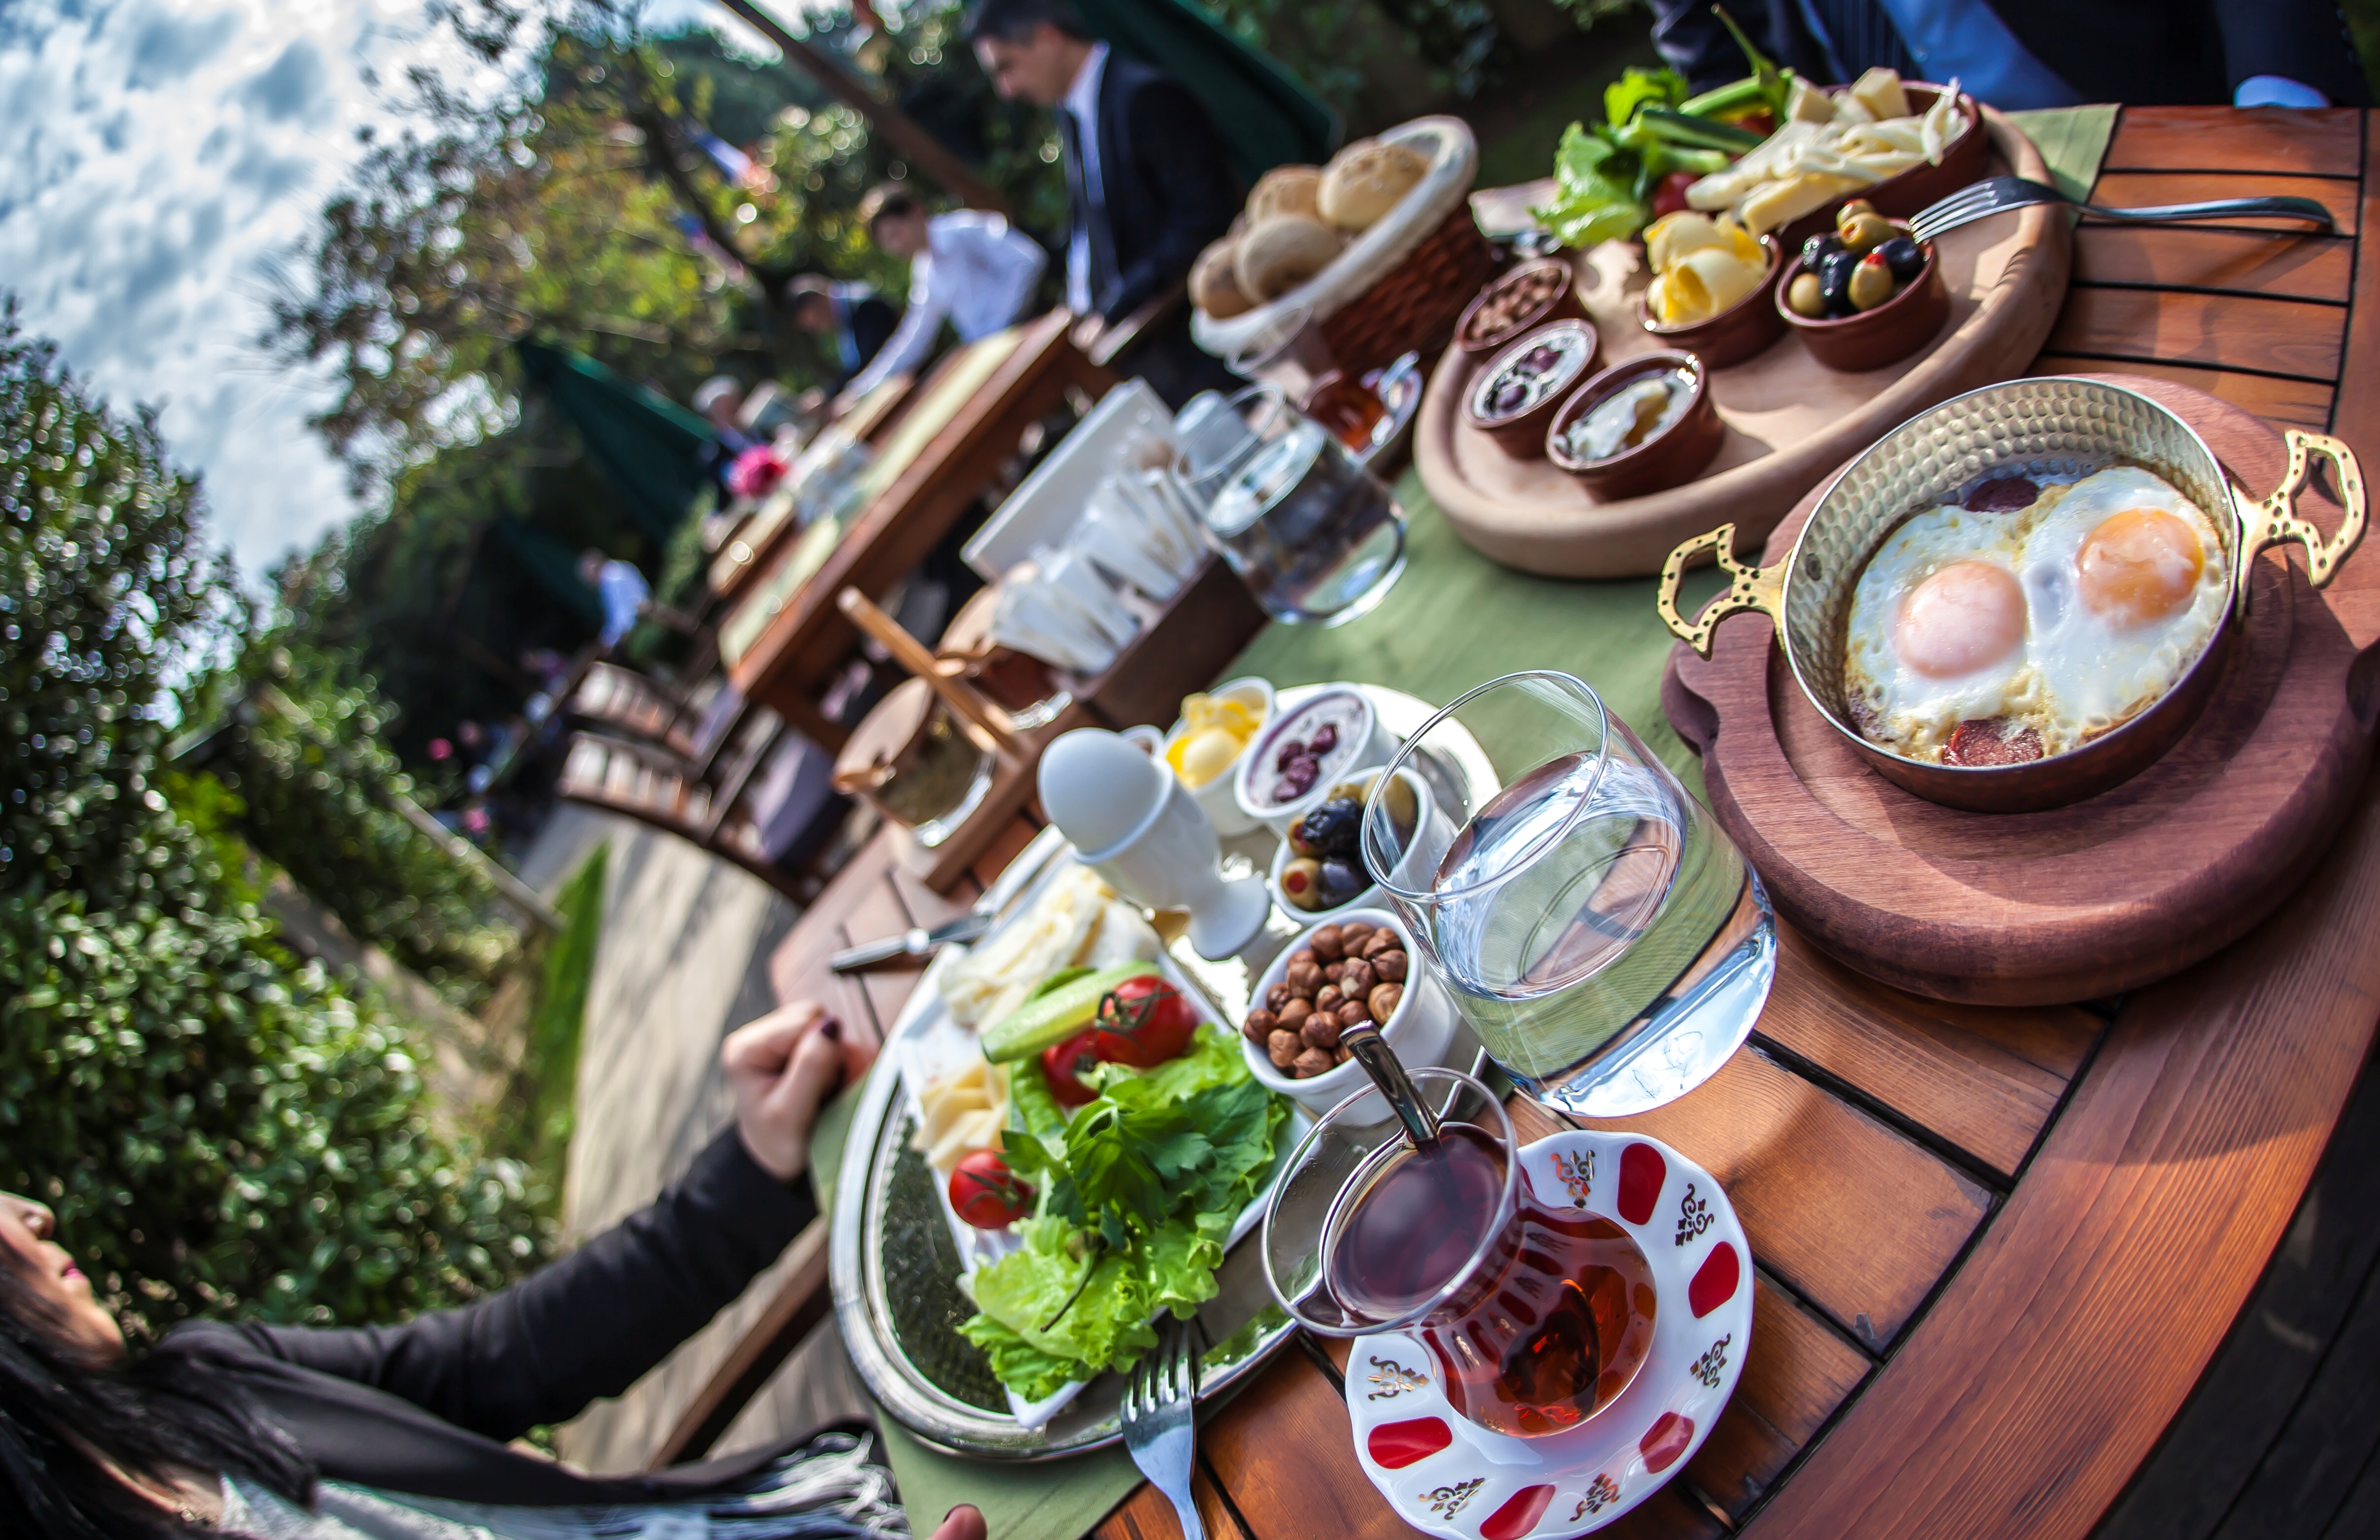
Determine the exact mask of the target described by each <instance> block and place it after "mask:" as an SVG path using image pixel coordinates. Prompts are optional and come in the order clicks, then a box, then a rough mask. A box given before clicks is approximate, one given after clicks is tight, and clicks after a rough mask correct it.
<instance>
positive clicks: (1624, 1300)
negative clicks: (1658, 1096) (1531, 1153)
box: [1263, 1069, 1658, 1438]
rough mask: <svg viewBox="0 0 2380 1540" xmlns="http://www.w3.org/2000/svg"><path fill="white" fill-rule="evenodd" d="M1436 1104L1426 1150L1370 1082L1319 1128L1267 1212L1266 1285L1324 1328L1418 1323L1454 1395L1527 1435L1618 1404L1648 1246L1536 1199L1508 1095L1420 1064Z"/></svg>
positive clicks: (1482, 1420) (1639, 1342)
mask: <svg viewBox="0 0 2380 1540" xmlns="http://www.w3.org/2000/svg"><path fill="white" fill-rule="evenodd" d="M1410 1073H1411V1075H1412V1078H1413V1082H1414V1088H1415V1092H1416V1093H1417V1094H1418V1095H1419V1096H1420V1097H1421V1099H1422V1100H1423V1101H1424V1102H1425V1103H1426V1104H1427V1105H1428V1106H1429V1107H1430V1109H1431V1110H1433V1111H1434V1112H1435V1113H1436V1114H1437V1116H1438V1122H1439V1136H1438V1139H1437V1141H1436V1143H1435V1144H1434V1145H1432V1146H1427V1147H1421V1148H1417V1147H1416V1146H1415V1145H1414V1144H1413V1143H1412V1141H1411V1140H1410V1139H1409V1138H1408V1137H1407V1136H1406V1134H1405V1132H1404V1128H1403V1124H1402V1123H1401V1122H1399V1121H1398V1119H1397V1118H1396V1117H1395V1115H1394V1114H1393V1113H1391V1112H1390V1110H1389V1107H1388V1103H1387V1101H1386V1100H1385V1099H1384V1098H1383V1097H1381V1095H1380V1093H1379V1091H1378V1089H1377V1088H1375V1087H1366V1089H1364V1090H1362V1091H1360V1092H1358V1093H1356V1094H1355V1095H1354V1096H1352V1097H1348V1098H1347V1099H1346V1100H1345V1101H1342V1102H1341V1103H1340V1104H1339V1105H1338V1106H1337V1107H1335V1108H1332V1109H1331V1110H1330V1112H1329V1113H1328V1114H1326V1115H1325V1116H1324V1117H1323V1119H1322V1121H1321V1122H1318V1123H1317V1124H1315V1126H1314V1127H1313V1129H1312V1130H1311V1131H1309V1132H1308V1133H1307V1134H1306V1135H1305V1138H1304V1139H1303V1140H1302V1141H1300V1142H1299V1144H1298V1146H1297V1148H1296V1149H1295V1150H1294V1151H1293V1152H1292V1153H1291V1155H1290V1158H1289V1163H1288V1165H1287V1166H1286V1167H1285V1168H1284V1169H1283V1170H1282V1172H1281V1180H1280V1182H1278V1183H1276V1184H1275V1186H1274V1188H1273V1195H1272V1201H1271V1202H1270V1203H1269V1204H1268V1205H1267V1206H1266V1208H1265V1219H1264V1243H1263V1252H1264V1265H1265V1280H1266V1282H1267V1283H1269V1285H1270V1286H1271V1288H1272V1291H1273V1294H1274V1296H1275V1297H1276V1298H1278V1299H1279V1300H1280V1301H1281V1307H1282V1308H1283V1309H1285V1310H1287V1311H1288V1312H1289V1313H1290V1314H1291V1315H1292V1316H1295V1317H1296V1318H1297V1319H1298V1320H1299V1321H1300V1322H1301V1323H1302V1324H1304V1325H1305V1326H1307V1327H1309V1328H1312V1329H1313V1330H1315V1331H1318V1332H1321V1333H1324V1334H1325V1335H1328V1336H1333V1337H1354V1336H1360V1335H1362V1334H1364V1333H1366V1332H1373V1331H1403V1330H1411V1331H1413V1332H1414V1333H1415V1335H1416V1336H1418V1337H1419V1338H1420V1339H1421V1340H1422V1342H1423V1343H1424V1344H1425V1345H1426V1346H1427V1348H1428V1349H1429V1351H1430V1352H1431V1353H1432V1354H1433V1355H1434V1356H1435V1357H1436V1358H1437V1359H1438V1362H1439V1367H1440V1368H1441V1369H1443V1370H1444V1371H1445V1378H1444V1384H1445V1387H1446V1394H1447V1400H1448V1401H1449V1402H1450V1403H1451V1404H1452V1406H1453V1407H1454V1409H1455V1410H1456V1411H1457V1412H1459V1413H1462V1414H1463V1416H1465V1417H1467V1418H1469V1419H1470V1420H1471V1421H1473V1422H1475V1423H1476V1424H1478V1425H1480V1426H1482V1427H1486V1428H1491V1429H1493V1430H1495V1431H1496V1432H1499V1433H1505V1434H1511V1435H1512V1436H1514V1437H1523V1438H1526V1437H1535V1436H1536V1435H1538V1434H1546V1433H1559V1432H1560V1431H1562V1430H1563V1429H1564V1428H1568V1427H1573V1426H1575V1425H1578V1424H1579V1423H1580V1422H1582V1421H1584V1420H1585V1419H1586V1418H1588V1417H1590V1416H1593V1415H1594V1414H1595V1413H1597V1412H1598V1411H1600V1410H1601V1409H1602V1408H1604V1407H1605V1406H1608V1405H1609V1404H1610V1403H1611V1402H1612V1401H1613V1400H1615V1399H1616V1398H1617V1397H1618V1396H1619V1394H1620V1392H1621V1391H1622V1390H1624V1389H1626V1388H1627V1387H1628V1383H1629V1381H1630V1380H1631V1379H1632V1378H1633V1377H1634V1376H1635V1373H1636V1370H1637V1369H1638V1367H1640V1366H1641V1365H1642V1364H1643V1363H1644V1361H1645V1353H1646V1352H1648V1351H1649V1350H1650V1349H1651V1347H1652V1343H1653V1322H1654V1313H1655V1311H1656V1309H1657V1308H1658V1301H1657V1299H1656V1297H1655V1291H1654V1289H1653V1287H1652V1272H1651V1269H1650V1268H1649V1267H1647V1266H1646V1264H1645V1254H1644V1253H1643V1252H1642V1251H1641V1250H1639V1249H1638V1247H1637V1245H1636V1243H1635V1242H1634V1241H1633V1239H1632V1238H1631V1237H1630V1236H1629V1234H1628V1232H1627V1231H1624V1230H1622V1229H1621V1228H1620V1227H1619V1226H1618V1225H1616V1224H1614V1223H1612V1222H1611V1221H1610V1220H1609V1219H1605V1218H1603V1217H1601V1216H1599V1215H1596V1214H1593V1213H1582V1212H1579V1211H1578V1210H1577V1209H1575V1208H1573V1207H1570V1206H1569V1205H1568V1204H1566V1203H1564V1204H1559V1205H1556V1204H1548V1203H1544V1202H1541V1201H1539V1199H1538V1197H1537V1194H1536V1191H1535V1190H1534V1189H1533V1188H1532V1187H1531V1185H1530V1182H1529V1177H1528V1173H1527V1171H1526V1170H1524V1169H1523V1168H1522V1166H1521V1162H1520V1158H1519V1150H1518V1148H1517V1147H1516V1146H1515V1144H1514V1142H1513V1138H1512V1123H1511V1122H1510V1121H1509V1120H1508V1119H1506V1117H1505V1116H1504V1110H1503V1108H1502V1107H1500V1106H1499V1105H1498V1103H1497V1098H1496V1096H1495V1094H1494V1093H1493V1092H1491V1091H1490V1090H1488V1087H1487V1086H1485V1085H1481V1084H1480V1083H1479V1082H1478V1081H1476V1080H1474V1079H1472V1078H1471V1077H1470V1076H1469V1075H1467V1074H1462V1073H1457V1072H1455V1071H1453V1070H1440V1069H1415V1070H1413V1071H1412V1072H1410Z"/></svg>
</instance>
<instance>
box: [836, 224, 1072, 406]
mask: <svg viewBox="0 0 2380 1540" xmlns="http://www.w3.org/2000/svg"><path fill="white" fill-rule="evenodd" d="M1049 262H1050V259H1049V258H1048V257H1047V256H1045V255H1044V254H1043V253H1042V250H1041V248H1040V247H1039V246H1038V245H1036V244H1035V243H1034V242H1033V240H1032V239H1031V237H1029V236H1025V235H1023V234H1020V233H1019V232H1018V231H1016V230H1014V229H1012V228H1010V227H1009V224H1008V221H1007V220H1006V219H1004V218H1002V217H1001V216H1000V215H999V214H995V213H984V212H980V211H978V210H975V209H960V210H956V211H954V212H950V213H946V214H936V215H935V216H934V217H933V218H931V219H929V220H928V221H926V249H925V250H923V251H920V252H918V253H917V257H916V258H915V259H914V260H912V261H911V262H910V263H909V308H908V309H906V310H905V311H903V312H902V315H901V325H900V327H899V329H898V330H896V331H894V332H893V333H892V336H890V337H888V338H887V339H885V343H884V346H883V348H882V349H881V350H880V352H879V353H878V354H877V355H876V357H875V358H872V359H870V360H869V361H868V367H867V368H866V369H863V370H860V371H859V372H858V373H857V374H856V375H855V376H853V377H852V381H851V383H850V384H849V385H847V386H845V387H844V392H845V394H848V395H850V396H852V397H853V398H855V399H856V398H857V397H859V396H863V395H866V394H868V392H869V391H872V390H874V389H875V388H876V387H877V386H878V385H880V384H882V383H883V382H885V381H887V380H889V379H891V378H892V376H893V375H895V374H902V373H909V372H914V371H915V370H917V367H918V366H919V365H920V364H923V363H924V362H925V361H926V359H927V358H929V356H931V354H932V353H933V351H934V338H935V336H936V335H937V334H939V333H941V329H942V322H943V321H945V320H948V321H950V323H951V325H952V326H953V328H954V329H955V330H956V331H957V332H958V334H959V340H960V341H961V342H973V341H975V340H976V339H977V338H978V337H988V336H990V335H991V333H994V332H997V331H999V330H1000V329H1001V328H1002V327H1003V326H1008V325H1011V324H1013V323H1014V321H1016V318H1017V317H1018V316H1020V315H1022V314H1023V313H1024V310H1025V307H1026V305H1028V304H1030V303H1032V300H1033V291H1034V288H1035V287H1036V286H1037V285H1039V283H1040V282H1041V270H1042V269H1043V268H1044V267H1046V266H1048V265H1049Z"/></svg>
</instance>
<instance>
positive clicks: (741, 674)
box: [721, 310, 1115, 750]
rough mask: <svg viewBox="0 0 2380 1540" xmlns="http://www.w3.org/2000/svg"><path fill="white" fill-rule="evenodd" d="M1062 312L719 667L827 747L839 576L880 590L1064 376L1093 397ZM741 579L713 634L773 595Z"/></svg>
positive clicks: (1061, 388) (784, 555)
mask: <svg viewBox="0 0 2380 1540" xmlns="http://www.w3.org/2000/svg"><path fill="white" fill-rule="evenodd" d="M1070 319H1071V318H1070V317H1069V315H1068V314H1067V312H1065V311H1064V310H1053V311H1051V312H1050V313H1049V314H1048V315H1045V316H1042V317H1041V318H1040V319H1038V321H1027V322H1026V325H1025V329H1024V335H1023V337H1022V338H1021V339H1019V340H1018V342H1017V344H1016V346H1015V348H1014V351H1013V352H1011V353H1010V354H1009V356H1008V358H1006V360H1005V361H1003V362H1002V364H1001V365H1000V367H999V368H998V369H997V370H994V371H993V372H992V374H991V376H990V379H989V380H987V381H986V382H985V383H984V384H983V387H982V388H981V389H980V390H978V391H977V392H976V393H975V394H974V395H973V396H972V397H971V398H969V399H968V400H967V402H966V403H965V405H964V406H961V407H960V408H959V409H958V411H957V412H956V413H954V414H953V416H952V417H951V418H950V420H949V421H948V422H946V423H944V424H943V425H942V426H941V428H940V430H937V431H936V432H935V433H934V435H933V437H932V438H931V440H930V441H929V443H927V444H926V446H925V448H924V449H923V451H922V452H920V453H919V454H918V455H917V456H916V458H915V459H913V460H911V461H910V462H909V464H908V466H907V467H905V469H903V470H902V471H901V472H900V474H899V475H897V476H895V477H894V478H893V479H892V482H891V484H890V485H888V486H886V487H885V488H884V490H883V491H880V492H879V493H878V494H877V495H876V497H875V498H874V499H873V500H872V501H871V502H869V503H868V506H867V507H865V508H863V509H862V510H861V511H860V513H859V515H857V517H856V520H855V522H854V523H853V525H852V527H851V528H850V529H849V530H848V531H846V532H845V533H844V536H843V538H842V540H841V542H840V543H839V544H837V546H836V547H835V549H834V552H833V553H832V555H830V556H829V557H828V558H827V559H826V563H825V564H824V565H823V566H821V567H820V569H819V570H818V571H817V572H816V573H815V574H813V575H812V576H810V577H809V578H808V579H807V581H805V582H804V583H803V584H802V585H801V586H800V588H797V589H796V590H795V592H794V593H793V594H792V595H790V596H789V597H784V598H782V599H779V600H775V602H777V603H779V605H780V608H779V609H778V610H777V611H776V612H775V613H774V614H773V615H771V616H770V617H768V619H767V621H766V624H765V628H764V629H762V630H761V631H760V632H759V637H758V638H757V639H756V640H755V641H754V642H753V643H752V644H751V645H750V646H749V647H748V648H747V649H745V650H744V651H743V653H742V654H741V655H740V656H738V657H737V658H735V660H733V661H731V662H730V664H729V666H728V678H729V679H730V680H731V681H732V682H733V683H734V684H735V687H736V688H738V689H740V690H742V691H743V692H744V695H745V697H746V698H747V699H748V700H752V701H755V702H757V703H759V704H761V705H765V706H768V707H770V708H771V709H774V710H775V711H776V712H777V713H778V714H779V715H780V716H783V718H784V719H785V720H786V721H790V722H792V723H794V725H795V726H796V727H799V728H800V729H801V730H802V731H803V732H804V733H806V734H809V736H810V737H811V738H812V739H813V740H814V741H816V742H818V743H819V744H820V745H822V746H825V747H827V748H828V749H830V750H832V749H836V748H840V747H841V746H842V745H843V741H844V737H845V736H846V735H847V733H846V730H845V729H844V727H843V726H841V725H840V724H838V723H835V722H832V721H828V720H827V719H826V717H825V715H824V713H822V712H821V711H820V709H819V708H818V705H817V702H816V698H815V697H816V693H817V691H818V689H819V688H820V685H822V684H823V683H824V681H825V680H826V679H827V677H828V676H829V675H830V674H831V673H832V672H833V670H834V668H835V666H836V665H837V664H838V663H840V662H841V661H843V658H844V654H845V653H847V652H848V651H849V650H850V649H851V647H852V644H853V643H854V641H855V640H856V638H857V633H856V631H855V630H854V629H853V628H852V625H851V623H850V622H849V621H847V620H845V619H844V616H843V614H842V612H840V611H838V610H837V609H836V608H835V604H834V598H835V595H836V594H838V593H840V592H842V591H843V589H844V588H847V587H848V588H858V589H859V590H860V591H861V592H863V593H865V594H867V595H868V597H869V598H870V599H882V598H883V597H884V596H885V595H886V594H887V593H888V592H890V591H891V590H892V588H893V587H894V585H896V584H898V583H899V582H900V581H901V580H902V579H903V578H904V577H905V576H908V574H909V573H910V572H912V571H913V570H915V569H916V567H917V564H918V563H919V562H921V561H923V560H924V559H925V558H926V556H927V554H928V553H929V552H931V551H932V550H933V549H934V547H935V545H936V544H938V543H939V542H940V541H941V539H942V537H943V536H944V535H946V534H948V533H949V532H950V530H951V527H952V526H953V524H955V523H956V522H957V521H958V519H959V516H960V515H962V514H964V513H965V512H966V510H967V509H968V507H970V506H971V505H972V504H973V503H974V502H975V500H976V498H977V496H978V495H979V494H980V493H981V492H982V491H983V489H984V487H985V485H986V484H987V483H989V482H990V479H991V478H992V474H993V472H994V471H995V470H997V469H998V468H999V466H1000V464H1001V462H1002V461H1003V460H1005V459H1006V458H1008V456H1010V455H1014V454H1015V453H1016V448H1017V442H1018V440H1019V439H1020V438H1021V437H1022V436H1023V435H1024V433H1025V430H1026V428H1028V427H1029V426H1031V425H1032V424H1033V423H1035V422H1038V421H1039V420H1040V419H1041V418H1043V417H1044V416H1046V415H1048V413H1049V412H1050V410H1051V409H1053V408H1054V407H1056V406H1058V405H1059V403H1061V402H1062V401H1063V400H1064V399H1065V397H1066V392H1067V390H1068V388H1069V387H1076V388H1079V389H1081V390H1083V391H1085V392H1087V393H1088V394H1091V395H1093V396H1098V395H1099V394H1103V393H1104V392H1105V391H1106V390H1107V389H1108V387H1109V386H1111V385H1112V384H1114V383H1115V376H1114V375H1112V374H1111V373H1110V372H1108V371H1107V370H1104V369H1101V368H1099V366H1098V365H1097V364H1094V363H1092V362H1091V361H1090V360H1089V359H1088V358H1085V357H1084V356H1083V354H1082V352H1081V351H1080V350H1079V349H1077V348H1076V347H1075V345H1074V344H1073V342H1072V341H1070V340H1069V339H1068V337H1067V321H1069V320H1070ZM929 394H931V390H930V386H929V385H927V386H920V387H919V388H918V389H917V390H915V391H913V392H912V393H911V394H910V398H909V400H908V401H907V402H905V406H912V407H913V406H916V405H917V403H918V402H919V401H920V400H921V399H922V398H924V397H926V396H928V395H929ZM899 431H900V424H899V422H898V421H892V422H888V424H887V425H886V428H885V430H884V435H883V436H887V437H889V436H892V435H897V433H898V432H899ZM797 549H798V547H797V545H795V542H792V541H786V542H784V543H783V549H781V550H779V551H778V552H775V553H774V555H773V556H772V557H763V559H762V560H763V562H764V564H768V565H770V566H771V567H773V566H774V565H776V564H782V563H784V562H787V561H790V560H792V559H794V556H795V552H796V550H797ZM742 588H743V593H742V596H741V597H740V598H739V599H738V600H736V608H735V609H734V610H731V611H730V612H729V616H728V619H727V621H726V622H725V623H723V624H722V626H721V632H722V635H726V634H728V632H729V631H730V629H731V628H732V627H733V626H734V625H735V621H736V618H737V616H738V615H739V614H740V613H741V612H742V610H743V608H744V607H745V606H749V605H755V604H767V603H769V602H771V592H770V589H771V584H770V581H769V576H768V574H767V573H765V572H764V573H762V574H761V575H760V576H758V577H756V578H755V579H753V580H752V581H750V582H747V583H746V584H743V585H742Z"/></svg>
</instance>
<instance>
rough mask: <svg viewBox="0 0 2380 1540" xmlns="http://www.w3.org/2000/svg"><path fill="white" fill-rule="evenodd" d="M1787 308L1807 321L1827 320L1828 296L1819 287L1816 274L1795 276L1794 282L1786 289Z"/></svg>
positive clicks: (1797, 274) (1798, 274)
mask: <svg viewBox="0 0 2380 1540" xmlns="http://www.w3.org/2000/svg"><path fill="white" fill-rule="evenodd" d="M1785 308H1786V309H1790V310H1791V311H1792V312H1793V313H1794V314H1795V315H1797V316H1800V317H1802V318H1803V320H1805V321H1824V320H1826V319H1827V296H1826V292H1825V291H1824V290H1823V289H1821V288H1820V287H1819V286H1818V275H1817V274H1816V273H1796V274H1794V277H1793V282H1792V283H1791V284H1789V285H1786V288H1785Z"/></svg>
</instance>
